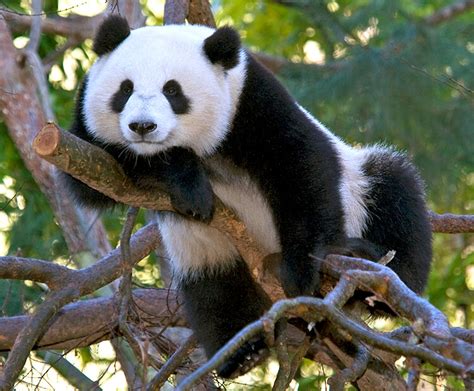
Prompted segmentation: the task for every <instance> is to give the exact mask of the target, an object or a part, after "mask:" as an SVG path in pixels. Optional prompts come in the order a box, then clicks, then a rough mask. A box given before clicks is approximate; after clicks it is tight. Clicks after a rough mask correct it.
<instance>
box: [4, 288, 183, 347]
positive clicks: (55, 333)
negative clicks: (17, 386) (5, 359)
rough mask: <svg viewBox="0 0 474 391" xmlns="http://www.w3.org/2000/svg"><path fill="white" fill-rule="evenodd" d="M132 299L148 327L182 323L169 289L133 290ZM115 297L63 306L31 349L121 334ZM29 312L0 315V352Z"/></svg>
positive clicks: (79, 343) (83, 343)
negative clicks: (19, 314)
mask: <svg viewBox="0 0 474 391" xmlns="http://www.w3.org/2000/svg"><path fill="white" fill-rule="evenodd" d="M132 293H133V301H134V303H135V305H136V306H135V309H136V311H137V315H138V316H139V317H140V321H141V322H142V323H143V324H144V325H145V326H147V327H153V326H161V327H162V326H163V325H170V326H185V325H186V323H185V320H184V317H183V314H182V311H181V310H180V308H179V305H178V303H177V297H176V292H175V291H174V290H168V289H135V290H133V291H132ZM118 304H119V299H118V298H117V297H116V296H110V297H105V298H103V297H102V298H95V299H89V300H81V301H78V302H76V303H72V304H68V305H66V306H65V307H64V308H62V309H61V310H60V311H59V312H58V313H57V315H56V316H55V317H54V319H52V321H51V322H50V323H49V324H48V330H47V331H46V332H45V333H44V335H42V336H41V337H40V338H39V339H38V341H37V342H36V344H35V345H34V349H60V350H71V349H74V348H77V347H82V346H89V345H91V344H94V343H97V342H99V341H103V340H109V339H112V338H115V337H117V336H119V335H120V331H119V329H118V321H119V319H118V317H119V313H118V311H117V308H118ZM28 319H29V315H21V316H11V317H5V318H0V330H2V331H1V337H0V351H1V352H7V351H9V350H10V349H11V348H12V346H13V344H14V341H15V338H16V337H17V335H18V333H19V331H20V330H21V329H23V328H24V326H25V325H26V324H27V322H28Z"/></svg>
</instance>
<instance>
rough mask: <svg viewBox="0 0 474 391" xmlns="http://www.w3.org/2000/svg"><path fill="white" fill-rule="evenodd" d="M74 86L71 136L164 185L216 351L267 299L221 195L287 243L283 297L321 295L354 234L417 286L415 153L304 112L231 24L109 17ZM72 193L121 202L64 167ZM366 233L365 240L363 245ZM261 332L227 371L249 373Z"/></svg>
mask: <svg viewBox="0 0 474 391" xmlns="http://www.w3.org/2000/svg"><path fill="white" fill-rule="evenodd" d="M93 49H94V51H95V52H96V53H97V55H98V59H97V61H96V62H95V63H94V64H93V66H92V67H91V69H90V71H89V73H88V74H87V76H86V78H85V80H84V82H83V83H82V85H81V87H80V89H79V91H78V97H77V104H76V112H75V120H74V124H73V126H72V129H71V131H72V133H74V134H75V135H76V136H78V137H80V138H82V139H84V140H87V141H89V142H91V143H93V144H95V145H98V146H100V147H101V148H103V149H104V150H106V151H108V152H109V153H110V154H112V155H113V156H114V157H115V159H116V160H117V161H118V162H119V163H120V164H121V166H122V167H123V169H124V170H125V172H126V174H127V175H128V176H129V177H130V178H131V179H132V180H133V181H134V182H135V183H136V184H137V186H141V187H143V188H147V189H153V187H154V186H156V184H157V183H158V182H159V183H164V184H165V185H166V186H167V189H168V192H169V194H170V197H171V201H172V204H173V206H174V208H175V209H176V210H177V212H179V213H173V212H160V213H158V214H157V221H158V226H159V231H160V234H161V237H162V242H163V245H164V249H165V251H166V255H167V257H168V258H169V260H170V262H171V265H172V268H173V270H174V276H175V278H176V279H177V281H178V285H179V290H180V292H181V294H182V296H183V298H184V306H185V313H186V316H187V319H188V321H189V323H190V325H191V327H192V329H193V331H194V333H195V335H196V336H197V338H198V340H199V342H200V343H201V344H202V345H203V347H204V349H205V351H206V354H207V355H208V356H209V357H210V356H212V355H213V354H214V353H215V352H216V351H217V350H218V349H219V348H221V347H222V346H223V344H225V343H226V342H227V341H228V340H229V339H230V338H231V337H232V336H233V335H234V334H235V333H236V332H238V331H239V330H240V329H242V328H243V327H244V326H245V325H247V324H248V323H250V322H252V321H254V320H256V319H257V318H259V317H260V316H261V315H262V314H263V313H264V312H265V311H266V310H267V309H268V308H269V306H270V301H269V299H268V298H267V296H266V295H265V293H264V291H263V290H262V289H261V288H260V287H259V286H258V284H256V282H255V281H254V279H253V277H252V274H251V272H250V270H249V267H248V266H247V264H246V263H245V261H244V260H243V259H242V257H241V256H240V254H239V253H238V251H237V250H236V248H235V247H234V246H233V245H232V244H231V242H230V241H229V240H228V238H227V237H226V236H225V235H224V234H222V233H221V232H219V231H217V230H216V229H214V228H212V227H210V226H209V225H208V224H207V223H208V222H209V221H210V220H211V219H212V214H213V210H214V195H216V196H217V197H218V198H219V199H220V200H222V202H223V203H224V204H225V205H226V206H227V207H229V208H231V209H232V210H234V211H235V213H236V214H237V215H238V216H239V217H240V219H241V220H242V221H243V222H244V223H245V224H246V227H247V229H248V231H249V232H250V233H251V235H252V236H253V238H254V239H255V240H256V241H257V242H258V243H259V245H260V246H261V248H262V249H263V251H264V252H266V253H268V254H270V253H277V252H281V254H282V262H281V270H280V275H281V283H282V286H283V288H284V291H285V293H286V295H287V296H289V297H294V296H298V295H314V294H318V288H319V273H318V262H315V260H314V259H310V257H309V255H310V254H312V255H314V256H315V257H316V259H323V258H324V257H325V255H327V254H328V253H331V252H338V251H339V250H341V249H342V251H345V250H344V249H349V250H350V247H351V246H352V245H354V246H355V247H357V245H360V247H361V248H362V247H364V246H365V247H366V248H370V249H371V250H370V251H369V253H370V252H371V253H372V254H375V255H383V254H384V253H385V252H386V251H388V250H395V251H396V256H395V258H394V259H393V261H392V262H391V263H390V264H389V266H390V267H391V268H392V269H393V270H394V271H395V272H396V273H397V274H398V275H399V276H400V278H401V279H402V280H403V281H404V282H405V284H406V285H407V286H408V287H410V288H411V289H412V290H413V291H415V292H417V293H421V292H422V291H423V289H424V287H425V285H426V282H427V276H428V273H429V269H430V263H431V229H430V223H429V219H428V213H427V208H426V205H425V201H424V186H423V183H422V181H421V179H420V177H419V174H418V172H417V170H416V169H415V167H414V166H413V165H412V164H411V163H410V162H409V160H408V159H407V157H406V156H404V155H403V154H402V153H400V152H397V151H395V150H394V149H391V148H387V147H382V146H368V147H365V148H352V147H350V146H349V145H347V144H346V143H344V142H343V141H341V140H340V139H339V138H338V137H336V136H335V135H334V134H333V133H331V132H330V131H329V130H328V129H327V128H326V127H325V126H323V125H322V124H321V123H320V122H318V121H317V120H316V119H315V118H313V117H312V116H311V115H310V114H309V113H308V112H307V111H305V110H304V109H303V108H302V107H301V106H300V105H299V104H298V103H297V102H296V101H295V99H294V98H293V97H292V96H291V95H290V94H289V93H288V92H287V91H286V90H285V88H284V87H283V86H282V85H281V84H280V83H279V82H278V81H277V80H276V78H275V77H274V76H273V75H272V74H271V73H270V72H269V71H268V70H267V69H266V68H265V67H264V66H262V65H261V64H260V63H259V62H258V61H256V60H255V59H254V58H253V57H252V55H250V54H249V52H248V51H247V50H245V49H244V48H243V47H242V46H241V43H240V39H239V35H238V33H237V32H236V31H235V30H233V29H232V28H230V27H222V28H219V29H217V30H215V29H211V28H208V27H203V26H189V25H188V26H184V25H179V26H177V25H169V26H160V27H143V28H139V29H136V30H133V31H131V30H130V28H129V26H128V24H127V22H126V20H125V19H123V18H122V17H120V16H110V17H108V18H107V19H106V20H105V21H104V22H103V23H102V25H101V26H100V28H99V29H98V32H97V35H96V37H95V40H94V46H93ZM64 180H65V182H66V184H67V186H68V188H69V189H70V190H71V192H72V194H73V195H74V196H75V198H76V199H77V200H78V201H79V202H80V203H82V204H83V205H86V206H88V207H92V208H98V209H103V208H106V207H109V206H112V205H114V201H113V200H111V199H109V198H107V197H106V196H104V195H103V194H101V193H99V192H97V191H95V190H93V189H91V188H89V187H87V186H86V185H84V184H82V183H81V182H79V181H77V180H76V179H74V178H72V177H70V176H68V175H67V174H64ZM354 243H356V244H354ZM264 349H266V345H265V342H264V340H263V338H261V337H257V338H256V339H254V340H252V341H250V342H249V343H247V344H246V345H244V346H243V347H242V348H241V349H240V350H239V351H238V352H236V353H235V354H234V355H233V356H232V357H231V358H230V359H229V360H228V361H227V362H226V363H225V364H223V365H222V366H221V367H220V368H219V369H218V374H219V375H220V376H223V377H233V376H235V375H236V374H240V373H242V372H245V370H247V369H248V368H249V367H250V366H251V364H254V363H253V360H256V358H255V357H257V356H258V354H257V353H258V352H259V351H260V352H261V351H262V350H264Z"/></svg>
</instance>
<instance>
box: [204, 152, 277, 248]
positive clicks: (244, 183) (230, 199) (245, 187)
mask: <svg viewBox="0 0 474 391" xmlns="http://www.w3.org/2000/svg"><path fill="white" fill-rule="evenodd" d="M208 168H209V170H210V172H211V184H212V188H213V190H214V193H215V194H216V195H217V197H219V199H220V200H221V201H222V202H223V203H224V204H225V205H226V206H227V207H229V208H230V209H232V210H233V211H234V212H235V214H236V215H237V216H238V217H239V218H240V219H241V220H242V222H243V223H244V224H245V226H246V228H247V230H248V232H249V234H250V235H251V236H252V238H253V239H254V240H255V241H256V242H257V243H258V244H259V245H260V246H261V247H262V250H264V251H265V252H268V253H276V252H280V251H281V246H280V240H279V238H278V233H277V230H276V226H275V220H274V218H273V214H272V212H271V210H270V207H269V205H268V203H267V201H266V200H265V198H264V196H263V194H262V192H261V191H260V189H259V187H258V185H257V184H256V183H255V182H254V181H252V179H251V178H250V177H249V175H248V174H247V173H245V172H244V171H243V170H240V169H237V168H235V167H232V166H231V165H229V164H228V163H226V162H224V161H222V159H212V160H211V161H209V164H208Z"/></svg>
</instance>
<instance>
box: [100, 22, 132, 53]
mask: <svg viewBox="0 0 474 391" xmlns="http://www.w3.org/2000/svg"><path fill="white" fill-rule="evenodd" d="M129 35H130V27H129V26H128V22H127V19H125V18H123V17H121V16H119V15H111V16H109V17H107V19H105V20H104V21H103V22H102V24H101V25H100V26H99V30H98V31H97V34H96V35H95V39H94V46H93V49H94V52H96V53H97V54H98V55H99V56H102V55H104V54H107V53H110V52H111V51H113V50H114V49H115V48H116V47H117V46H118V45H120V44H121V43H122V42H123V41H124V40H125V38H127V37H128V36H129Z"/></svg>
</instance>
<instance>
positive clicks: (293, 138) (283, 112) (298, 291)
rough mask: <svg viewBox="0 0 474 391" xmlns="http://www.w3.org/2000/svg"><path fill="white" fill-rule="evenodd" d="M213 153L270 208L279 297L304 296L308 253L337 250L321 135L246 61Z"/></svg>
mask: <svg viewBox="0 0 474 391" xmlns="http://www.w3.org/2000/svg"><path fill="white" fill-rule="evenodd" d="M220 153H221V154H222V155H223V156H224V157H225V158H227V159H230V160H231V161H233V162H234V163H235V164H236V165H237V166H239V167H241V168H243V169H244V170H246V171H247V172H248V173H249V174H250V176H251V177H252V178H254V179H255V180H256V181H257V183H258V184H259V185H260V188H261V190H262V192H263V193H264V195H265V198H266V199H267V201H268V203H269V204H270V207H271V209H272V212H273V215H274V218H275V221H276V224H277V229H278V232H279V237H280V242H281V245H282V253H283V261H282V273H281V276H282V283H283V287H284V289H285V292H286V294H287V295H289V296H297V295H302V294H303V295H312V294H313V293H314V292H315V291H316V290H317V288H318V285H319V275H318V270H317V267H314V262H312V261H310V259H309V254H314V255H316V256H317V257H319V258H324V256H325V255H326V254H327V252H328V247H329V246H343V245H344V220H343V210H342V205H341V200H340V196H339V189H338V188H339V183H340V177H341V173H340V172H341V168H340V164H339V160H338V157H337V154H336V151H335V150H334V147H333V145H332V144H331V142H330V141H329V139H328V136H327V135H326V134H324V133H323V132H322V131H318V130H317V129H315V125H314V124H313V123H311V122H310V121H309V119H308V118H307V117H306V116H305V114H304V113H303V112H302V111H301V110H299V108H298V107H297V106H296V104H295V101H294V99H293V98H292V97H291V96H290V95H289V94H288V92H287V91H286V90H285V89H284V88H283V87H282V86H281V84H280V83H279V82H278V81H277V80H276V79H275V78H274V77H273V76H272V75H271V74H270V72H269V71H268V70H266V69H265V68H264V67H263V66H262V65H260V64H259V63H258V62H256V61H255V60H254V59H253V58H252V57H251V56H249V58H248V67H247V77H246V79H245V85H244V87H243V90H242V94H241V97H240V103H239V107H238V110H237V114H236V117H235V119H234V123H233V126H232V130H231V132H230V133H229V135H228V137H227V138H226V139H225V141H224V143H223V144H222V146H221V148H220Z"/></svg>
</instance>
